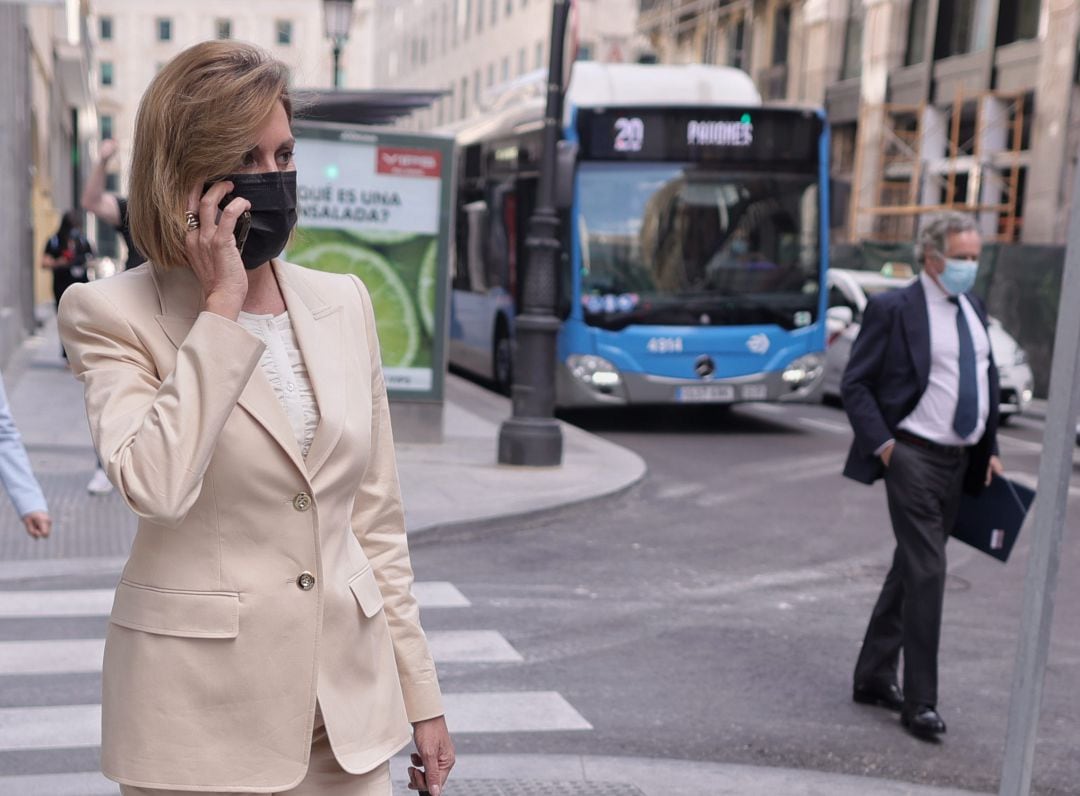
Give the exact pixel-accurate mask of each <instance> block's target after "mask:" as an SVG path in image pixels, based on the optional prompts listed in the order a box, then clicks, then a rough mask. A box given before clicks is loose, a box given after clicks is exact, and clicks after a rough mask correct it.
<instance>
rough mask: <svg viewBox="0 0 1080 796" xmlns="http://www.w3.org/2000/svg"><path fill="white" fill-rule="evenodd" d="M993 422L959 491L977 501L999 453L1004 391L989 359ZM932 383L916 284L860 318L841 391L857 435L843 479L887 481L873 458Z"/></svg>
mask: <svg viewBox="0 0 1080 796" xmlns="http://www.w3.org/2000/svg"><path fill="white" fill-rule="evenodd" d="M965 297H966V298H967V299H968V300H969V301H970V302H971V305H972V306H973V307H974V308H975V311H976V313H977V314H978V316H979V318H980V319H981V320H982V322H983V326H984V327H985V326H987V322H988V318H987V314H986V308H985V307H984V306H983V303H982V301H980V300H979V298H978V297H976V296H973V295H971V294H965ZM987 375H988V377H989V385H990V415H989V417H988V418H987V421H986V431H985V433H984V434H983V436H982V439H980V440H979V441H978V443H976V444H975V446H974V447H973V449H972V451H971V457H970V460H969V463H968V471H967V474H966V476H965V479H964V490H965V491H966V492H969V493H971V494H978V492H979V491H981V490H982V488H983V485H984V484H985V481H986V468H987V466H988V465H989V462H990V456H991V454H993V453H994V452H995V451H996V450H997V428H998V407H999V401H1000V400H1001V386H1000V383H999V381H998V371H997V366H996V365H995V364H994V356H993V353H991V355H990V367H989V373H988V374H987ZM929 380H930V316H929V314H928V312H927V309H926V294H925V292H924V291H923V286H922V282H921V281H918V280H917V281H915V282H914V283H913V284H911V285H909V286H908V287H906V288H904V289H903V290H893V291H889V292H887V293H882V294H881V295H879V296H876V297H875V298H873V299H871V301H870V303H869V304H867V305H866V310H865V311H864V313H863V319H862V329H861V330H860V332H859V336H858V338H857V339H856V340H855V344H854V346H852V349H851V359H849V360H848V365H847V369H846V370H845V371H844V378H843V381H842V383H841V388H840V389H841V393H842V395H843V399H844V409H845V411H847V415H848V418H849V419H850V420H851V427H852V429H853V430H854V431H855V441H854V442H853V443H852V445H851V451H850V453H849V454H848V459H847V464H846V465H845V466H844V475H846V476H847V477H848V478H853V479H854V480H856V481H860V482H862V483H864V484H872V483H873V482H874V481H876V480H877V479H878V478H881V477H882V476H883V475H884V474H885V465H884V464H882V462H881V459H880V458H879V457H878V456H876V455H875V454H874V451H876V450H877V449H878V448H880V447H881V446H882V445H884V444H885V443H886V442H888V441H889V440H890V439H893V438H895V436H896V430H897V427H898V426H899V424H900V422H901V421H902V420H903V419H904V418H905V417H907V416H908V415H910V414H911V413H912V412H913V411H914V410H915V407H916V406H918V404H919V400H920V399H921V398H922V395H923V393H924V392H926V386H927V384H928V383H929Z"/></svg>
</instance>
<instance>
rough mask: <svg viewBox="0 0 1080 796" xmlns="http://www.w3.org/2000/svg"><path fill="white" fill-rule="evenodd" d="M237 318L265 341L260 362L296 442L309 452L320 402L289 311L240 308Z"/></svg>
mask: <svg viewBox="0 0 1080 796" xmlns="http://www.w3.org/2000/svg"><path fill="white" fill-rule="evenodd" d="M237 322H238V323H239V324H240V325H241V326H243V327H244V328H245V329H247V330H248V331H249V332H251V333H252V334H253V335H255V336H256V337H258V338H259V339H260V340H262V341H263V343H265V344H266V348H265V349H264V350H263V354H262V358H261V359H260V360H259V365H260V367H262V370H263V373H265V374H266V378H267V379H268V380H269V381H270V386H271V387H273V388H274V393H275V394H276V395H277V397H278V400H279V401H281V405H282V407H283V408H284V409H285V414H286V415H287V416H288V418H289V425H290V426H292V430H293V434H294V435H295V436H296V444H297V445H299V446H300V451H301V452H302V453H303V455H304V456H307V454H308V450H310V448H311V440H312V439H314V437H315V429H316V428H317V427H318V425H319V405H318V404H317V403H316V402H315V393H314V392H313V391H312V389H311V379H309V378H308V371H307V366H306V365H305V364H304V357H303V355H302V354H301V353H300V347H299V346H298V345H297V342H296V333H295V332H294V331H293V328H292V323H291V322H290V321H289V313H287V312H283V313H281V315H253V314H252V313H250V312H241V313H240V317H239V318H238V319H237Z"/></svg>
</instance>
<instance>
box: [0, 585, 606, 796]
mask: <svg viewBox="0 0 1080 796" xmlns="http://www.w3.org/2000/svg"><path fill="white" fill-rule="evenodd" d="M413 592H414V594H415V595H416V598H417V600H418V602H419V603H420V606H421V609H422V610H423V611H424V612H425V614H424V615H425V624H426V625H427V626H429V627H431V626H435V627H437V626H438V625H439V624H440V623H441V624H446V622H445V621H443V622H440V621H439V620H447V619H460V618H461V614H460V613H459V612H462V611H468V610H469V609H470V608H472V607H473V606H472V602H471V601H470V600H469V599H468V598H467V597H466V596H465V595H464V594H463V593H462V592H461V591H460V590H459V589H458V588H457V586H456V585H454V584H453V583H451V582H449V581H421V582H417V583H415V584H414V587H413ZM112 599H113V590H112V589H67V590H64V589H46V590H0V796H3V794H20V796H35V794H48V796H69V794H70V795H71V796H74V795H75V794H78V796H99V795H100V796H106V794H107V795H108V796H115V794H117V793H118V789H117V787H116V785H115V784H113V783H111V782H109V781H108V780H106V779H105V778H104V777H102V776H101V775H100V774H99V773H97V772H93V771H85V770H66V771H64V770H61V771H57V768H63V765H62V764H59V763H57V760H63V759H64V758H65V757H66V756H71V757H74V758H76V759H77V760H79V761H85V760H86V759H87V755H88V754H91V753H93V751H94V750H96V748H97V747H98V746H100V743H101V705H100V704H99V703H97V702H96V701H94V702H90V701H89V698H91V697H92V698H93V699H94V700H96V699H97V698H98V697H99V685H98V678H99V677H100V673H101V665H102V656H103V653H104V648H105V641H104V638H103V636H104V629H105V627H106V617H107V616H108V614H109V611H110V609H111V607H112ZM28 622H30V623H31V624H29V625H28V624H27V623H28ZM34 623H36V624H34ZM456 624H457V625H458V626H460V622H456ZM28 627H36V628H45V630H44V632H45V633H51V634H52V635H53V636H57V635H59V636H62V637H58V638H57V637H49V638H34V639H27V638H20V637H15V636H19V635H23V636H25V635H26V633H27V628H28ZM35 632H36V631H35ZM88 635H90V636H92V637H87V636H88ZM427 635H428V641H429V643H430V646H431V651H432V655H433V656H434V658H435V661H436V663H437V664H438V665H440V666H453V667H454V670H455V671H468V667H471V666H477V665H483V666H490V665H509V666H514V665H519V664H525V663H527V660H526V657H525V656H523V655H522V654H521V652H520V651H519V650H517V649H516V648H515V647H514V646H513V644H511V643H510V641H509V640H508V639H507V638H506V637H505V636H503V635H502V634H501V633H499V632H498V631H496V630H491V629H469V630H440V629H432V630H428V633H427ZM462 667H465V668H464V669H463V668H462ZM88 677H89V678H90V679H89V680H87V679H86V678H88ZM28 682H30V683H32V684H33V689H34V691H33V692H32V693H29V692H27V690H26V689H27V685H26V684H27V683H28ZM53 684H55V689H54V688H53V687H52V686H53ZM72 684H74V685H72ZM79 694H81V695H82V696H83V698H84V699H85V700H86V701H87V703H86V704H47V703H48V702H49V700H50V699H55V698H56V697H57V696H59V697H61V701H62V697H64V696H73V695H79ZM35 695H36V696H38V697H39V698H38V699H37V700H36V701H37V702H40V703H43V704H33V702H35V700H34V699H33V697H34V696H35ZM444 700H445V705H446V712H447V722H448V724H449V726H450V730H451V732H452V733H453V734H455V735H464V734H477V733H497V734H500V733H523V732H581V731H588V730H591V729H592V725H591V724H590V723H589V722H588V720H587V719H586V718H585V717H584V716H582V715H581V714H580V713H579V712H578V711H577V709H576V708H574V706H573V705H571V704H570V702H568V701H567V700H566V698H565V697H564V696H563V695H562V694H560V693H558V692H556V691H491V692H485V691H478V692H466V693H453V692H451V693H446V694H444ZM78 750H86V751H84V752H82V753H79V752H78ZM28 754H29V755H38V756H41V755H44V756H45V757H47V758H49V760H50V761H51V762H49V763H48V765H43V767H42V768H43V769H45V770H47V773H37V772H36V771H34V770H32V768H33V767H32V766H28V765H27V764H26V763H25V761H26V760H27V759H30V758H26V757H22V758H19V757H18V756H25V755H28ZM17 759H21V760H22V761H23V762H22V763H19V764H15V763H14V762H13V761H15V760H17ZM28 767H29V768H31V770H30V771H27V770H26V769H27V768H28ZM78 767H79V768H86V764H85V762H82V764H81V765H79V766H78Z"/></svg>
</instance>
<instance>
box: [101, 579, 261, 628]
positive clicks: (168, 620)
mask: <svg viewBox="0 0 1080 796" xmlns="http://www.w3.org/2000/svg"><path fill="white" fill-rule="evenodd" d="M109 621H111V622H112V623H113V624H116V625H120V626H121V627H129V628H131V629H132V630H142V631H145V632H147V633H157V634H159V635H162V636H184V637H187V638H236V636H237V635H238V634H239V632H240V595H239V594H237V593H236V592H225V591H180V590H175V589H156V588H154V587H152V586H140V585H137V584H134V583H127V582H125V581H121V582H120V585H119V586H117V588H116V597H115V598H114V599H113V609H112V616H111V617H110V618H109Z"/></svg>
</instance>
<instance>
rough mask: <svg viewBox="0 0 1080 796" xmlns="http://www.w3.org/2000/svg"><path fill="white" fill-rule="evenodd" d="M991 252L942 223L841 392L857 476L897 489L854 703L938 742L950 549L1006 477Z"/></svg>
mask: <svg viewBox="0 0 1080 796" xmlns="http://www.w3.org/2000/svg"><path fill="white" fill-rule="evenodd" d="M981 248H982V242H981V239H980V236H979V232H978V228H977V227H976V225H975V223H974V221H973V220H972V219H971V218H969V217H968V216H965V215H961V214H959V213H946V214H943V215H940V216H937V217H934V218H932V219H930V220H928V222H927V223H926V224H925V225H924V227H923V229H922V231H921V233H920V236H919V245H918V247H917V256H918V258H919V260H920V261H921V263H922V266H923V271H922V274H921V275H920V276H919V278H918V279H917V280H916V281H915V282H914V283H913V284H911V285H910V286H909V287H906V288H904V289H903V290H895V291H892V292H889V293H883V294H881V295H880V296H878V297H876V298H874V299H872V300H871V301H870V303H869V304H868V305H867V306H866V310H865V312H864V314H863V319H862V330H861V332H860V333H859V337H858V339H857V340H856V341H855V345H854V346H853V348H852V351H851V359H850V361H849V362H848V366H847V370H846V371H845V372H844V378H843V383H842V387H841V390H842V393H843V399H844V408H845V410H846V411H847V414H848V417H849V418H850V420H851V426H852V428H853V429H854V431H855V441H854V443H853V444H852V446H851V452H850V454H849V455H848V460H847V464H846V466H845V468H844V475H846V476H847V477H848V478H853V479H855V480H856V481H860V482H862V483H865V484H871V483H873V482H874V481H876V480H877V479H878V478H882V477H883V478H884V479H885V489H886V493H887V495H888V505H889V516H890V518H891V519H892V526H893V534H894V535H895V537H896V552H895V555H894V557H893V563H892V568H891V569H890V570H889V574H888V575H887V576H886V577H885V584H884V585H883V586H882V589H881V595H880V596H879V597H878V601H877V604H876V605H875V606H874V611H873V614H872V615H871V617H870V624H869V626H868V627H867V629H866V637H865V639H864V641H863V646H862V651H861V652H860V654H859V660H858V663H857V664H856V666H855V678H854V692H853V695H854V699H855V701H856V702H860V703H864V704H876V705H881V706H883V707H887V708H890V709H892V710H899V711H901V714H900V715H901V721H902V722H903V725H904V726H905V727H906V728H907V729H908V730H909V731H910V732H911V733H912V734H914V735H916V736H918V737H921V738H926V739H933V738H936V737H937V736H939V735H940V734H942V733H944V732H945V722H944V721H943V720H942V718H941V716H940V715H939V714H938V712H937V697H938V694H937V685H938V682H937V680H938V677H937V654H938V641H939V639H940V636H941V609H942V602H943V600H944V595H945V542H946V540H947V539H948V537H949V532H950V531H951V530H952V527H953V525H954V523H955V521H956V514H957V511H958V507H959V503H960V497H961V494H962V493H963V492H969V493H971V494H977V493H978V492H979V491H980V490H981V489H982V488H983V486H985V485H986V484H988V483H989V481H990V479H991V478H992V477H993V475H994V474H995V473H996V474H1001V472H1002V465H1001V461H1000V459H998V457H997V455H996V453H997V425H998V400H999V392H1000V387H999V383H998V373H997V368H996V367H995V366H994V361H993V356H992V354H991V352H990V339H989V334H988V333H987V329H986V327H987V315H986V309H985V307H984V306H983V304H982V302H981V301H980V300H979V299H978V298H976V297H975V296H973V295H971V294H970V293H968V291H969V290H970V289H971V286H972V284H973V283H974V279H975V273H976V271H977V269H978V262H979V252H980V250H981ZM901 650H903V652H904V690H903V691H902V692H901V690H900V687H899V684H898V683H897V670H898V663H899V657H900V651H901Z"/></svg>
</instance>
